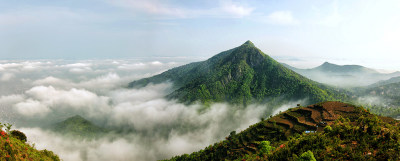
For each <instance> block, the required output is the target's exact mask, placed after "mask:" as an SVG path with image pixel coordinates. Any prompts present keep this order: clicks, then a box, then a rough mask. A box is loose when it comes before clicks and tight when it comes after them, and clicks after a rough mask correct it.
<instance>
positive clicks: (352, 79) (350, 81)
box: [283, 62, 400, 87]
mask: <svg viewBox="0 0 400 161" xmlns="http://www.w3.org/2000/svg"><path fill="white" fill-rule="evenodd" d="M283 65H284V66H285V67H287V68H289V69H291V70H293V71H295V72H297V73H300V74H301V75H304V76H306V77H307V78H310V79H312V80H314V81H317V82H321V83H326V84H330V85H334V86H341V87H359V86H367V85H371V84H373V83H376V82H378V81H382V80H387V79H390V78H392V77H397V76H400V72H394V73H388V74H386V73H380V72H378V71H376V70H374V69H371V68H366V67H363V66H360V65H336V64H332V63H329V62H325V63H323V64H322V65H320V66H318V67H315V68H311V69H299V68H295V67H292V66H290V65H288V64H284V63H283Z"/></svg>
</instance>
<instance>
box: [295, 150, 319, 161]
mask: <svg viewBox="0 0 400 161" xmlns="http://www.w3.org/2000/svg"><path fill="white" fill-rule="evenodd" d="M298 161H317V160H316V159H315V157H314V154H313V152H312V151H310V150H309V151H307V152H304V153H303V154H301V155H300V157H299V159H298Z"/></svg>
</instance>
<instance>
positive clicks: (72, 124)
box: [51, 115, 107, 138]
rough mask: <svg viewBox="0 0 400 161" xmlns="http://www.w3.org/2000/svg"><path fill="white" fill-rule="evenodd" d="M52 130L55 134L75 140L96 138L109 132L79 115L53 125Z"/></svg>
mask: <svg viewBox="0 0 400 161" xmlns="http://www.w3.org/2000/svg"><path fill="white" fill-rule="evenodd" d="M51 129H52V130H53V131H55V132H58V133H61V134H64V135H67V136H72V137H75V138H94V137H97V136H100V135H102V134H104V133H106V132H107V130H105V129H103V128H101V127H99V126H97V125H95V124H93V123H91V122H90V121H88V120H86V119H84V118H83V117H81V116H79V115H76V116H73V117H70V118H68V119H66V120H64V121H62V122H59V123H56V124H54V125H52V126H51Z"/></svg>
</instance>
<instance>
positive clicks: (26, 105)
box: [15, 99, 50, 116]
mask: <svg viewBox="0 0 400 161" xmlns="http://www.w3.org/2000/svg"><path fill="white" fill-rule="evenodd" d="M15 108H16V110H17V111H18V112H19V113H20V114H22V115H25V116H45V115H47V114H48V113H49V112H50V109H49V107H47V106H46V105H44V104H42V103H41V102H39V101H37V100H32V99H28V100H26V101H24V102H20V103H17V104H15Z"/></svg>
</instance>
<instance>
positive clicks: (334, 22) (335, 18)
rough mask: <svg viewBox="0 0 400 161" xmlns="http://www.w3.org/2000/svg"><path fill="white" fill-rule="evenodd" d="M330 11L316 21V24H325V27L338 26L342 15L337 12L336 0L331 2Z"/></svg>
mask: <svg viewBox="0 0 400 161" xmlns="http://www.w3.org/2000/svg"><path fill="white" fill-rule="evenodd" d="M332 10H333V11H332V12H331V13H330V14H329V15H327V16H326V17H324V18H323V19H322V20H320V21H319V22H318V24H320V25H323V26H327V27H336V26H338V25H339V24H340V23H341V22H342V21H343V17H342V15H340V14H339V7H338V4H337V1H334V2H333V3H332Z"/></svg>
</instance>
